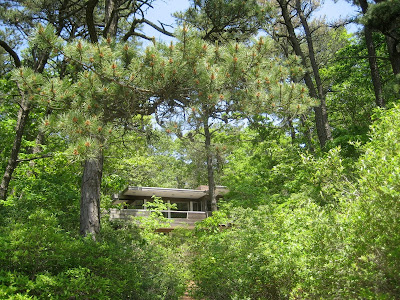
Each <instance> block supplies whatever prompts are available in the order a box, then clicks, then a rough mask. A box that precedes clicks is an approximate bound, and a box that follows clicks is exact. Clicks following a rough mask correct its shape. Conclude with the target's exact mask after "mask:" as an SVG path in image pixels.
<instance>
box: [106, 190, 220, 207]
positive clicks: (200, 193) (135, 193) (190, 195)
mask: <svg viewBox="0 0 400 300" xmlns="http://www.w3.org/2000/svg"><path fill="white" fill-rule="evenodd" d="M216 192H217V195H224V194H225V193H226V192H227V189H226V188H225V187H220V186H218V187H217V188H216ZM206 195H208V190H205V189H203V190H200V189H176V188H161V187H141V186H129V187H127V188H126V189H125V190H123V191H122V192H121V193H120V194H119V195H118V197H115V198H114V199H115V200H114V201H113V203H114V204H117V203H122V202H125V201H124V200H127V199H129V198H131V199H135V198H136V199H139V198H140V197H144V198H147V197H152V196H157V197H161V198H168V199H191V200H198V199H201V198H202V197H204V196H206Z"/></svg>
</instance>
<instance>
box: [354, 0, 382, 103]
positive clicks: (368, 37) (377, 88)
mask: <svg viewBox="0 0 400 300" xmlns="http://www.w3.org/2000/svg"><path fill="white" fill-rule="evenodd" d="M359 3H360V6H361V10H362V12H363V14H364V15H365V14H366V13H367V10H368V2H367V1H366V0H360V1H359ZM364 37H365V42H366V44H367V50H368V62H369V68H370V70H371V79H372V84H373V86H374V93H375V103H376V105H377V106H378V107H385V101H384V99H383V96H382V83H381V76H380V74H379V67H378V63H377V60H376V51H375V45H374V40H373V38H372V30H371V28H369V26H367V25H365V26H364Z"/></svg>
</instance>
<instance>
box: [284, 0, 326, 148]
mask: <svg viewBox="0 0 400 300" xmlns="http://www.w3.org/2000/svg"><path fill="white" fill-rule="evenodd" d="M278 4H279V6H280V8H281V12H282V17H283V20H284V23H285V26H286V29H287V31H288V34H289V36H288V39H289V41H290V43H291V46H292V48H293V50H294V53H295V54H296V55H298V56H299V57H300V58H301V61H302V64H303V66H304V67H305V68H307V66H308V64H307V58H306V55H305V54H304V52H303V50H302V49H301V46H300V42H299V40H298V39H297V36H296V33H295V30H294V26H293V23H292V16H291V14H290V13H289V9H288V2H287V1H286V0H278ZM302 25H303V27H304V25H306V27H305V28H304V30H305V31H306V36H307V35H308V37H307V44H308V48H309V55H310V59H311V65H312V68H313V74H314V76H315V75H316V74H315V70H317V71H318V67H317V65H316V63H315V58H314V49H313V47H312V43H311V44H310V42H312V40H311V32H310V30H309V29H308V24H307V23H305V24H302ZM307 29H308V30H307ZM307 31H308V34H307ZM312 60H314V63H313V61H312ZM317 75H318V76H317V77H319V72H318V73H317ZM317 77H315V80H316V82H317ZM304 81H305V84H306V85H307V87H308V89H309V92H310V96H311V97H313V98H316V99H319V100H320V105H319V106H316V107H313V109H314V115H315V124H316V128H317V135H318V140H319V144H320V146H321V148H324V147H325V145H326V142H327V141H328V140H330V139H331V138H332V134H331V129H330V126H329V122H328V113H327V108H326V102H325V97H324V94H323V90H322V84H321V82H320V79H319V84H318V82H317V88H318V92H317V90H316V88H315V86H314V82H313V79H312V77H311V75H310V73H309V72H307V73H306V74H304Z"/></svg>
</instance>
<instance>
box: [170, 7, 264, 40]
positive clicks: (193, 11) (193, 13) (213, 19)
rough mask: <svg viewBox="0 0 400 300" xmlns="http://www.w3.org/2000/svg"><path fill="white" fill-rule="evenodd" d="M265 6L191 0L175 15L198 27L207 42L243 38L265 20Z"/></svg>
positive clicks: (250, 34)
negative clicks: (181, 11) (187, 5)
mask: <svg viewBox="0 0 400 300" xmlns="http://www.w3.org/2000/svg"><path fill="white" fill-rule="evenodd" d="M264 14H265V8H263V9H262V8H261V7H260V6H259V5H258V3H257V1H253V0H250V1H240V0H239V1H237V0H234V1H222V0H192V1H191V7H190V8H189V9H188V10H187V11H185V12H184V13H177V14H176V16H177V17H178V18H179V19H180V20H181V22H184V23H188V24H191V25H192V26H194V27H195V28H197V29H198V30H199V31H200V32H201V35H202V38H203V39H204V40H207V41H212V42H213V41H221V42H227V41H229V40H236V41H238V40H241V41H243V40H246V39H248V38H249V37H251V36H253V35H255V34H256V33H257V30H258V29H259V28H261V27H262V24H263V23H264Z"/></svg>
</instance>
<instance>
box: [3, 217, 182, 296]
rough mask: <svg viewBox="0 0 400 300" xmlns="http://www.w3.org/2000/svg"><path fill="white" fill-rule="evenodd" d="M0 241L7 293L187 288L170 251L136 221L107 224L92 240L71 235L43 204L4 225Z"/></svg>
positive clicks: (145, 292) (158, 292) (136, 292)
mask: <svg viewBox="0 0 400 300" xmlns="http://www.w3.org/2000/svg"><path fill="white" fill-rule="evenodd" d="M0 245H1V250H2V253H3V255H2V256H1V258H0V261H1V265H2V271H1V276H0V278H1V280H0V287H1V289H0V290H1V293H2V296H12V295H17V294H21V295H26V296H31V297H34V298H37V299H48V298H51V299H70V298H71V297H76V298H87V299H127V298H130V299H177V297H178V295H179V294H180V293H182V290H183V288H184V286H183V284H184V283H183V282H182V281H181V280H180V279H179V276H178V274H177V273H176V272H177V271H178V268H175V267H174V266H173V265H171V264H170V263H168V262H167V255H168V257H171V253H170V252H169V253H168V252H166V250H165V249H164V248H162V247H161V246H157V245H151V244H149V243H147V242H146V241H145V240H143V239H142V238H141V237H140V233H139V232H138V231H137V229H135V228H134V227H131V228H129V227H124V228H121V229H119V230H115V229H113V228H111V227H109V226H108V225H107V224H104V226H103V231H102V235H101V236H99V238H98V241H97V242H93V241H92V240H91V238H87V239H82V238H80V237H73V236H71V235H69V234H68V233H66V232H65V231H64V230H62V229H61V228H60V227H59V226H58V225H57V219H56V218H55V217H54V216H53V215H52V214H50V213H49V212H46V211H44V210H42V211H38V212H36V213H34V214H32V215H31V216H30V218H29V219H28V220H26V222H25V223H19V222H18V223H15V224H14V225H12V226H10V227H9V228H3V230H2V232H1V244H0ZM168 259H169V258H168ZM178 272H179V271H178Z"/></svg>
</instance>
